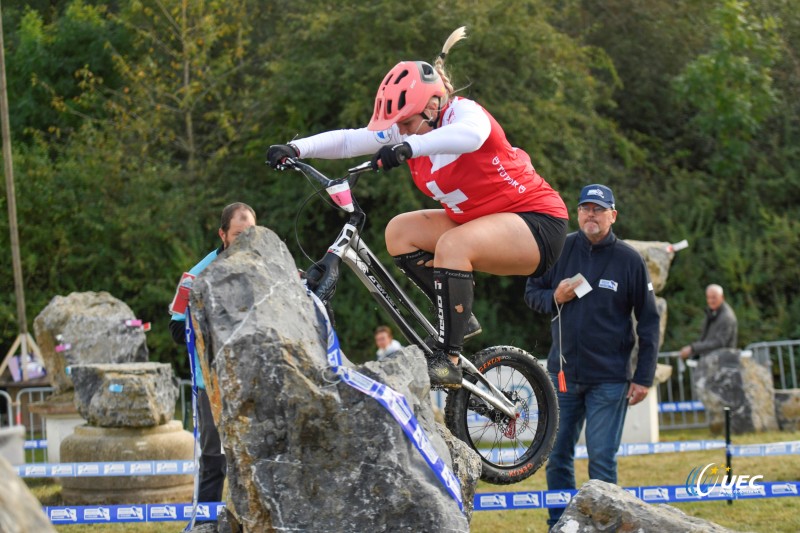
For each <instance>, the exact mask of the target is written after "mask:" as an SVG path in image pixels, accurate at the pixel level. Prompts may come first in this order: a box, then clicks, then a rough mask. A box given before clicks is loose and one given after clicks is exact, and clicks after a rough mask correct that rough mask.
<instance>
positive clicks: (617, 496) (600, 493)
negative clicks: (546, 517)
mask: <svg viewBox="0 0 800 533" xmlns="http://www.w3.org/2000/svg"><path fill="white" fill-rule="evenodd" d="M579 531H580V532H581V533H600V532H606V531H658V532H659V533H684V532H686V531H692V532H694V533H731V531H732V530H730V529H727V528H724V527H722V526H720V525H717V524H715V523H713V522H709V521H707V520H703V519H701V518H695V517H692V516H688V515H686V514H685V513H684V512H683V511H680V510H679V509H676V508H675V507H672V506H669V505H664V504H650V503H646V502H644V501H642V500H640V499H639V498H636V497H635V496H633V495H632V494H630V493H629V492H628V491H626V490H625V489H623V488H621V487H618V486H617V485H613V484H611V483H606V482H605V481H599V480H596V479H595V480H591V481H588V482H586V483H585V484H584V485H583V486H582V487H581V489H580V490H579V491H578V493H577V494H576V495H575V497H574V498H572V500H571V501H570V502H569V505H568V506H567V508H566V509H565V510H564V514H563V515H561V519H560V520H559V521H558V523H557V524H556V525H555V526H553V529H552V530H551V532H552V533H577V532H579Z"/></svg>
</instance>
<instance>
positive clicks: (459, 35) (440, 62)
mask: <svg viewBox="0 0 800 533" xmlns="http://www.w3.org/2000/svg"><path fill="white" fill-rule="evenodd" d="M466 37H467V27H466V26H461V27H460V28H458V29H457V30H455V31H454V32H453V33H451V34H450V37H448V38H447V40H446V41H445V42H444V46H442V52H441V53H440V54H439V55H438V56H437V57H436V61H435V62H434V64H433V67H434V68H435V69H436V72H438V73H439V76H441V78H442V82H444V87H445V89H447V96H448V98H449V97H450V95H451V94H453V93H454V92H455V90H454V89H453V84H452V83H450V75H449V74H448V73H447V71H446V70H445V68H444V60H445V58H446V57H447V54H448V53H449V52H450V49H451V48H452V47H453V45H454V44H456V43H457V42H458V41H460V40H461V39H465V38H466Z"/></svg>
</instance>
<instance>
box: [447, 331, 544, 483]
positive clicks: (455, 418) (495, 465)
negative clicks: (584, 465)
mask: <svg viewBox="0 0 800 533" xmlns="http://www.w3.org/2000/svg"><path fill="white" fill-rule="evenodd" d="M473 362H474V364H475V366H476V367H477V368H478V370H479V371H480V373H481V374H483V376H484V377H485V378H486V379H487V380H488V381H489V382H490V383H492V384H493V385H494V386H495V387H496V388H497V389H499V390H500V392H502V393H503V394H504V395H505V396H506V397H507V398H508V399H510V400H511V401H512V402H514V403H515V404H516V406H517V417H516V419H513V420H512V419H510V418H509V417H508V416H507V415H506V414H504V413H503V412H501V411H498V410H497V409H495V408H494V407H492V406H491V405H489V404H487V403H486V402H485V401H483V400H482V399H481V398H480V397H478V396H475V395H473V394H472V393H471V392H470V391H468V390H467V389H464V388H462V389H458V390H456V391H453V392H451V393H449V394H448V396H447V403H446V404H445V422H446V423H447V427H448V428H449V429H450V431H452V432H453V434H454V435H455V436H456V437H458V438H459V439H461V440H462V441H464V442H466V443H467V444H468V445H469V446H470V447H471V448H472V449H473V450H475V451H476V452H478V454H479V455H480V456H481V462H482V464H483V471H482V473H481V479H482V480H483V481H486V482H488V483H494V484H496V485H508V484H511V483H517V482H519V481H522V480H524V479H527V478H528V477H530V476H531V475H533V473H534V472H536V471H537V470H539V468H541V466H542V464H544V462H545V460H546V459H547V457H548V456H549V455H550V450H552V449H553V443H554V442H555V439H556V431H557V430H558V399H557V397H556V392H555V389H554V388H553V383H552V382H551V381H550V378H549V376H548V375H547V372H545V371H544V369H542V367H541V366H539V362H538V361H537V359H536V358H535V357H533V356H532V355H531V354H529V353H527V352H525V351H523V350H520V349H519V348H515V347H513V346H495V347H492V348H486V349H485V350H481V351H480V352H478V353H476V354H475V356H474V358H473ZM464 379H466V380H469V381H470V382H472V383H477V386H478V387H479V388H481V389H482V390H484V391H486V392H487V393H488V391H489V389H488V388H487V387H486V386H485V385H484V384H482V383H481V382H480V381H478V378H476V377H475V376H474V375H471V374H468V373H465V374H464Z"/></svg>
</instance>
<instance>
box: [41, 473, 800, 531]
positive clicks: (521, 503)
mask: <svg viewBox="0 0 800 533" xmlns="http://www.w3.org/2000/svg"><path fill="white" fill-rule="evenodd" d="M625 490H626V491H628V492H629V493H630V494H631V495H633V496H635V497H636V498H639V499H640V500H642V501H645V502H647V503H673V504H674V503H682V502H691V501H700V500H730V499H731V498H732V496H731V494H730V493H725V492H724V491H723V490H721V489H720V487H715V488H714V489H712V490H711V491H710V493H709V494H708V495H705V496H697V495H692V494H690V492H689V489H688V488H687V487H686V485H655V486H648V487H625ZM577 492H578V491H577V490H533V491H524V492H479V493H477V494H475V499H474V506H475V507H474V509H475V511H511V510H522V509H549V508H551V507H566V506H567V505H568V504H569V502H570V501H571V500H572V498H573V497H574V496H575V494H576V493H577ZM792 496H793V497H797V496H800V481H772V482H765V483H758V485H757V487H756V490H750V491H747V492H743V493H741V494H737V495H735V496H733V498H734V499H740V500H752V499H759V498H785V497H792ZM224 509H225V502H204V503H199V504H198V505H197V519H198V520H217V518H218V517H219V516H220V515H221V513H222V512H223V510H224ZM44 512H45V514H46V515H47V517H48V518H49V519H50V521H51V522H52V523H53V524H54V525H63V524H109V523H115V522H181V521H186V520H189V519H190V518H191V516H192V504H191V503H162V504H139V505H136V504H130V505H84V506H59V507H45V508H44Z"/></svg>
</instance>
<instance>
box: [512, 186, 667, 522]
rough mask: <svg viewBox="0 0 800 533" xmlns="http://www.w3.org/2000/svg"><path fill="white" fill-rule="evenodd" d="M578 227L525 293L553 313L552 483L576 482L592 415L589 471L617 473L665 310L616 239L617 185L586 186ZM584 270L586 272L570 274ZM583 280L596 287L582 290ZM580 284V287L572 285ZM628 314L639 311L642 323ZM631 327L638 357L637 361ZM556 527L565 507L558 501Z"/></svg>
mask: <svg viewBox="0 0 800 533" xmlns="http://www.w3.org/2000/svg"><path fill="white" fill-rule="evenodd" d="M577 211H578V227H579V228H580V231H577V232H575V233H571V234H569V235H567V241H566V243H565V244H564V251H563V253H562V254H561V256H560V257H559V258H558V261H556V264H555V265H554V266H553V268H552V269H551V270H550V271H548V272H547V273H545V274H544V275H543V276H541V277H533V276H531V277H529V278H528V283H527V287H526V289H525V302H526V303H527V304H528V306H529V307H531V308H532V309H534V310H535V311H538V312H540V313H550V314H553V315H554V317H553V321H552V327H551V330H552V337H553V344H552V347H551V348H550V353H549V355H548V357H547V369H548V371H549V372H550V376H551V379H552V380H553V384H554V385H556V387H557V389H556V390H557V395H558V405H559V408H560V409H559V417H558V433H557V434H556V442H555V444H554V445H553V451H552V452H551V453H550V458H549V459H548V461H547V488H548V489H549V490H559V489H574V488H575V444H577V442H578V437H579V436H580V433H581V428H582V427H583V424H584V421H585V422H586V449H587V452H588V454H589V478H590V479H599V480H601V481H605V482H607V483H616V482H617V458H616V454H617V449H618V448H619V443H620V440H621V439H622V427H623V424H624V423H625V413H626V411H627V408H628V406H629V405H636V404H637V403H639V402H641V401H642V400H643V399H644V398H645V396H647V393H648V389H649V387H650V386H651V385H652V384H653V377H654V375H655V370H656V357H657V355H658V337H659V316H658V310H657V309H656V299H655V294H654V292H653V284H652V283H651V282H650V275H649V273H648V271H647V266H646V265H645V263H644V260H643V259H642V256H641V255H639V252H637V251H636V250H634V249H633V247H631V246H630V245H628V244H627V243H625V242H622V241H621V240H619V239H617V237H616V235H614V232H613V231H612V229H611V226H612V225H613V224H614V222H616V220H617V208H616V204H615V202H614V194H613V193H612V191H611V189H609V188H608V187H606V186H605V185H600V184H594V185H587V186H586V187H584V188H583V190H582V191H581V195H580V198H579V200H578V209H577ZM577 274H582V275H583V279H582V280H574V276H576V275H577ZM581 286H584V287H587V288H588V287H591V290H590V291H589V292H584V291H583V290H582V289H581ZM576 290H577V292H576ZM632 316H635V317H636V325H635V326H634V322H633V319H632ZM634 333H635V334H636V337H638V340H639V360H638V363H637V366H636V369H635V370H634V369H633V367H632V363H631V352H632V350H633V347H634V339H635V337H634ZM549 511H550V518H549V520H548V521H547V523H548V525H549V526H550V527H552V526H553V525H555V523H556V522H558V520H559V518H561V514H562V513H563V512H564V509H557V508H552V509H550V510H549Z"/></svg>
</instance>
